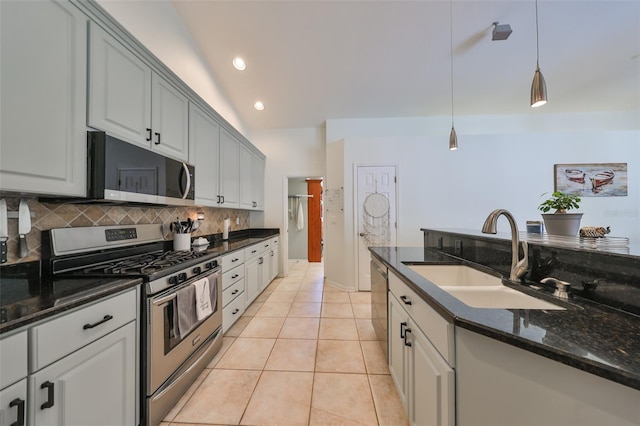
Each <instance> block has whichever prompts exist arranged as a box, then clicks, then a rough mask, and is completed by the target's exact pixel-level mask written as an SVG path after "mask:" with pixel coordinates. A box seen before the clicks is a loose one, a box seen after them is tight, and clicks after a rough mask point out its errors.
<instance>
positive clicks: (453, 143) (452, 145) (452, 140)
mask: <svg viewBox="0 0 640 426" xmlns="http://www.w3.org/2000/svg"><path fill="white" fill-rule="evenodd" d="M449 20H450V21H451V26H450V32H451V34H450V38H449V42H450V45H449V48H450V58H451V133H449V150H450V151H455V150H456V149H458V135H457V134H456V129H455V127H454V125H453V0H451V1H449Z"/></svg>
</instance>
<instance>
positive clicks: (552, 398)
mask: <svg viewBox="0 0 640 426" xmlns="http://www.w3.org/2000/svg"><path fill="white" fill-rule="evenodd" d="M455 333H456V374H457V383H456V387H457V401H456V403H457V413H458V416H457V421H458V425H459V426H483V425H487V426H494V425H515V424H518V425H531V426H538V425H563V426H570V425H574V426H603V425H617V426H622V425H628V426H631V425H634V426H637V425H639V424H640V404H639V403H640V391H638V390H637V389H633V388H630V387H627V386H624V385H621V384H619V383H615V382H612V381H610V380H607V379H604V378H602V377H599V376H596V375H593V374H590V373H587V372H585V371H582V370H579V369H577V368H573V367H570V366H568V365H565V364H561V363H559V362H556V361H553V360H551V359H549V358H545V357H543V356H540V355H537V354H534V353H532V352H529V351H526V350H524V349H520V348H517V347H515V346H512V345H509V344H507V343H503V342H500V341H497V340H495V339H491V338H489V337H486V336H483V335H480V334H477V333H474V332H472V331H469V330H466V329H463V328H460V327H457V328H456V332H455ZM547 336H549V335H547Z"/></svg>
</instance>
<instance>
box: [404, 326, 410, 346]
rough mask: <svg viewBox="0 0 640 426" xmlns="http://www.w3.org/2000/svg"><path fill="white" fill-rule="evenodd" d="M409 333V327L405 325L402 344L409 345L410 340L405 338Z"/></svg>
mask: <svg viewBox="0 0 640 426" xmlns="http://www.w3.org/2000/svg"><path fill="white" fill-rule="evenodd" d="M409 333H411V329H410V328H408V327H407V328H406V329H405V330H404V345H405V346H411V342H410V341H408V340H407V337H409Z"/></svg>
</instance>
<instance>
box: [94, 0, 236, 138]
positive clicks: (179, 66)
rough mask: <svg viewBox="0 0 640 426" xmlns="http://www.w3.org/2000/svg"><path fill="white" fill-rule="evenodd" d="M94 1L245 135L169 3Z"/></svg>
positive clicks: (122, 0) (223, 94) (225, 96)
mask: <svg viewBox="0 0 640 426" xmlns="http://www.w3.org/2000/svg"><path fill="white" fill-rule="evenodd" d="M97 3H98V4H99V5H100V6H101V7H102V8H103V9H104V10H106V11H107V13H109V14H110V15H111V16H112V17H113V18H114V19H115V20H116V21H118V22H119V23H120V25H122V26H123V27H125V28H126V29H127V31H129V32H130V33H131V34H132V35H133V36H134V37H135V38H137V39H138V41H140V42H141V43H142V44H143V45H144V46H145V47H146V48H147V49H149V50H150V51H151V53H153V54H154V55H155V56H156V57H157V58H158V59H160V60H161V61H162V62H163V63H164V64H165V65H166V66H167V67H169V68H170V69H171V71H173V72H174V73H175V74H176V75H177V76H178V77H180V78H181V79H182V81H184V82H185V83H186V84H187V85H188V86H189V87H191V89H193V90H194V91H195V92H196V93H198V95H200V97H201V98H202V99H204V101H205V102H207V103H208V104H209V105H210V106H211V107H212V108H213V109H215V110H216V112H218V114H220V115H221V116H222V117H224V118H225V120H227V121H228V122H229V123H230V124H231V125H232V126H233V127H235V128H236V130H238V131H239V132H240V133H242V134H243V135H244V136H245V137H247V133H248V129H247V128H246V127H245V125H244V123H243V122H242V120H240V117H239V116H238V114H237V113H236V111H235V109H234V108H233V106H232V105H231V103H230V102H229V100H228V99H227V95H226V94H225V93H224V90H223V89H222V88H221V86H220V84H219V83H218V81H217V80H216V78H215V76H214V75H213V74H211V72H210V71H209V70H208V68H207V64H206V61H205V59H204V57H203V56H202V54H201V53H200V50H199V49H198V47H197V45H196V43H195V41H194V40H193V38H192V37H191V34H190V33H189V31H188V30H187V28H186V26H185V25H184V23H183V22H182V20H181V18H180V16H179V15H178V12H177V11H176V10H175V8H174V7H173V5H172V4H171V2H169V1H131V0H129V1H124V0H97Z"/></svg>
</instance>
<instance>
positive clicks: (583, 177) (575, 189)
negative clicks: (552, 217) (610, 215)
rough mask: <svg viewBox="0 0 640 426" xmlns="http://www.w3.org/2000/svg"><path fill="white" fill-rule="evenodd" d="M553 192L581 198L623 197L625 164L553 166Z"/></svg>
mask: <svg viewBox="0 0 640 426" xmlns="http://www.w3.org/2000/svg"><path fill="white" fill-rule="evenodd" d="M553 167H554V174H555V190H556V191H561V192H564V193H567V194H575V195H578V196H581V197H625V196H627V195H628V188H627V163H587V164H555V165H554V166H553Z"/></svg>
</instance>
